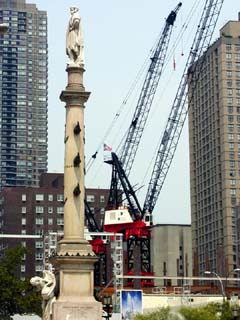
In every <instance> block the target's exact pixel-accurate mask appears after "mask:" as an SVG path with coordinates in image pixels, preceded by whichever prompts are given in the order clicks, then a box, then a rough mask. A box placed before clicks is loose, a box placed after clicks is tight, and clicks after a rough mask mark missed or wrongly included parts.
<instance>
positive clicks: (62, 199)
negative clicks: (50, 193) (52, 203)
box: [57, 194, 64, 202]
mask: <svg viewBox="0 0 240 320" xmlns="http://www.w3.org/2000/svg"><path fill="white" fill-rule="evenodd" d="M57 201H59V202H61V201H64V198H63V194H58V195H57Z"/></svg>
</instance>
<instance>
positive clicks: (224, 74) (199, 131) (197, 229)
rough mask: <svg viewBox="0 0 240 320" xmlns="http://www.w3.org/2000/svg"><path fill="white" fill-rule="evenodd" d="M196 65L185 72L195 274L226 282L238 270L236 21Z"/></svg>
mask: <svg viewBox="0 0 240 320" xmlns="http://www.w3.org/2000/svg"><path fill="white" fill-rule="evenodd" d="M198 62H199V63H198V66H199V65H201V66H202V69H201V72H200V73H199V72H198V67H196V68H195V66H193V67H192V68H191V69H190V70H189V79H192V80H193V81H191V83H190V86H189V106H190V107H189V139H190V180H191V216H192V242H193V266H194V267H193V269H194V272H193V273H194V275H196V276H197V275H203V274H204V271H206V270H208V271H214V272H217V273H218V274H219V275H221V276H223V277H225V276H227V275H228V274H229V273H231V272H232V271H233V269H234V268H237V267H239V261H238V258H237V256H238V255H237V252H236V244H237V243H236V230H235V222H236V207H237V205H238V204H239V200H240V21H229V22H228V23H226V24H225V25H224V26H223V27H222V29H221V30H220V37H219V39H217V40H216V41H215V42H214V43H213V44H212V45H211V46H210V47H209V48H208V49H207V51H206V52H205V54H204V56H203V57H202V58H201V59H200V60H199V61H198ZM193 89H194V91H193ZM192 93H193V94H192ZM191 97H192V98H191ZM231 276H233V274H232V275H231Z"/></svg>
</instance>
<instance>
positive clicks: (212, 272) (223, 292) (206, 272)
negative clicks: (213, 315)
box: [204, 271, 225, 302]
mask: <svg viewBox="0 0 240 320" xmlns="http://www.w3.org/2000/svg"><path fill="white" fill-rule="evenodd" d="M204 273H205V274H214V275H215V276H216V277H217V278H218V280H219V282H220V286H221V291H222V296H223V302H224V301H225V291H224V288H223V283H222V279H221V278H220V277H219V275H218V274H217V273H216V272H214V271H205V272H204Z"/></svg>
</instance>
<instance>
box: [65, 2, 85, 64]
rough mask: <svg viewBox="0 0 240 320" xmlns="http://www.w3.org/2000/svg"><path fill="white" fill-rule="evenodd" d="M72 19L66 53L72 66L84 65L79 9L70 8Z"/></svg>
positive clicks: (69, 25) (68, 30)
mask: <svg viewBox="0 0 240 320" xmlns="http://www.w3.org/2000/svg"><path fill="white" fill-rule="evenodd" d="M70 12H71V17H70V20H69V23H68V28H67V35H66V52H67V55H68V57H69V59H70V62H71V63H70V64H71V65H72V64H73V65H80V66H83V65H84V45H83V32H82V27H81V18H80V16H79V9H78V8H77V7H75V6H74V7H71V8H70Z"/></svg>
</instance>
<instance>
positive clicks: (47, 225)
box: [0, 173, 109, 278]
mask: <svg viewBox="0 0 240 320" xmlns="http://www.w3.org/2000/svg"><path fill="white" fill-rule="evenodd" d="M108 196H109V190H108V189H87V190H86V200H87V202H88V204H89V207H90V208H91V210H92V212H93V213H94V216H95V218H96V220H97V222H98V225H99V226H100V223H102V220H103V217H104V212H105V210H104V209H105V207H106V204H107V200H108ZM63 206H64V197H63V174H59V173H44V174H42V176H41V177H40V186H39V187H38V188H35V187H6V188H4V189H3V190H2V191H1V192H0V251H4V249H5V248H10V247H15V246H16V245H21V244H22V245H24V246H26V247H27V248H28V249H29V250H30V252H29V254H27V255H26V257H24V259H23V260H22V264H21V277H22V278H25V277H26V276H33V275H35V274H39V275H41V274H42V269H43V259H44V235H47V234H48V233H49V232H57V233H60V234H62V233H63ZM86 225H87V221H86ZM1 234H3V235H5V236H6V235H13V236H12V237H7V238H1ZM25 235H30V236H31V235H33V236H34V235H39V236H41V237H40V238H37V239H36V238H35V239H34V238H25V237H24V236H25ZM18 236H23V238H21V237H18Z"/></svg>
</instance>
